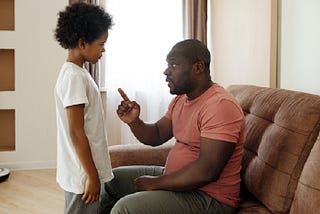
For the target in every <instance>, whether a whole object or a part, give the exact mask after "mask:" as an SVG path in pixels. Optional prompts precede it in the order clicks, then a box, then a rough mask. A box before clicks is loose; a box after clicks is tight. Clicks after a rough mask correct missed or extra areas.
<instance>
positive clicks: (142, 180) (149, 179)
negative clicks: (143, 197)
mask: <svg viewBox="0 0 320 214" xmlns="http://www.w3.org/2000/svg"><path fill="white" fill-rule="evenodd" d="M157 178H158V177H157V176H141V177H139V178H136V179H135V180H134V189H135V191H137V192H139V191H149V190H155V189H156V185H155V184H156V179H157Z"/></svg>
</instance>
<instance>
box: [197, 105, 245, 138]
mask: <svg viewBox="0 0 320 214" xmlns="http://www.w3.org/2000/svg"><path fill="white" fill-rule="evenodd" d="M201 121H202V127H201V130H200V131H201V136H202V137H206V138H211V139H219V140H224V141H228V142H234V143H235V142H237V141H238V139H239V134H240V132H241V130H242V125H243V114H242V112H241V110H240V109H239V108H238V107H237V106H236V105H235V103H234V102H232V101H230V100H228V99H221V100H219V101H218V102H217V104H216V108H214V110H213V109H212V108H206V110H205V112H204V113H203V114H202V118H201Z"/></svg>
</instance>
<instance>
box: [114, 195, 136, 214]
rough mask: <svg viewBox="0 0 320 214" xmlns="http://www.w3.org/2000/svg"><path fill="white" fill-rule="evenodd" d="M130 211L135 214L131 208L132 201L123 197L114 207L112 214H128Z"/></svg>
mask: <svg viewBox="0 0 320 214" xmlns="http://www.w3.org/2000/svg"><path fill="white" fill-rule="evenodd" d="M129 210H130V214H133V213H135V212H134V209H133V208H131V202H130V199H129V200H128V199H127V197H123V198H121V199H120V200H119V201H117V203H116V204H115V205H114V206H113V208H112V210H111V212H110V214H128V213H129Z"/></svg>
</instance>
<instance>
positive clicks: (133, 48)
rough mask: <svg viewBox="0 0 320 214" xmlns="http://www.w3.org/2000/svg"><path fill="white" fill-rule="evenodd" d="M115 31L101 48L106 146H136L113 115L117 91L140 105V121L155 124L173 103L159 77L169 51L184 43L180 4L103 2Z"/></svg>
mask: <svg viewBox="0 0 320 214" xmlns="http://www.w3.org/2000/svg"><path fill="white" fill-rule="evenodd" d="M105 7H106V10H107V11H108V12H109V13H110V14H111V15H112V16H113V20H114V23H115V25H114V26H113V28H112V30H110V31H109V38H108V41H107V43H106V53H105V65H104V68H103V69H104V70H105V74H104V75H103V76H104V79H105V82H104V83H103V84H105V85H104V87H105V88H106V123H107V131H108V141H109V145H115V144H130V143H136V142H137V140H136V139H135V137H134V136H133V134H132V133H131V131H130V129H129V127H128V126H127V125H126V124H124V123H123V122H121V121H120V120H119V118H118V116H117V114H116V109H117V107H118V105H119V103H120V102H121V97H120V95H119V94H118V92H117V89H118V88H122V89H123V90H124V91H125V92H126V93H127V95H128V97H129V98H130V99H131V100H135V101H137V102H138V103H139V104H140V105H141V115H140V117H141V119H143V120H144V121H146V122H155V121H157V120H158V119H160V118H161V117H162V116H163V115H164V113H165V112H166V110H167V106H168V105H169V102H170V101H171V99H172V97H173V96H172V95H170V93H169V88H168V86H167V83H166V82H165V76H164V75H163V72H164V70H165V68H166V66H167V62H166V56H167V53H168V52H169V51H170V49H171V47H172V46H173V45H174V44H175V43H176V42H178V41H181V40H182V39H183V36H182V3H181V1H176V0H174V1H172V0H161V1H150V0H135V1H133V0H106V2H105Z"/></svg>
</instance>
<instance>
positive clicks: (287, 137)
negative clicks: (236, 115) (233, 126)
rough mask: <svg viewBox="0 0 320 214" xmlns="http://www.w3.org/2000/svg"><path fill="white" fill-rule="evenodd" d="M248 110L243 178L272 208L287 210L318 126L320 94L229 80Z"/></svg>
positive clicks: (243, 106) (276, 211)
mask: <svg viewBox="0 0 320 214" xmlns="http://www.w3.org/2000/svg"><path fill="white" fill-rule="evenodd" d="M228 90H229V91H230V92H231V93H232V94H233V95H234V96H235V97H236V99H237V100H238V101H239V103H240V105H241V107H242V109H243V111H244V113H245V115H246V125H247V127H246V132H247V139H246V142H245V145H244V149H245V150H244V157H243V169H242V179H243V182H244V184H245V186H246V188H247V189H248V190H249V192H251V193H252V194H253V195H254V196H255V197H256V198H257V199H258V200H259V201H260V202H261V203H262V204H263V205H265V206H266V207H267V208H268V209H269V210H270V211H272V212H273V213H288V212H289V210H290V206H291V204H292V200H293V196H294V192H295V189H296V187H297V183H298V179H299V177H300V174H301V171H302V168H303V165H304V163H305V162H306V159H307V157H308V155H309V153H310V150H311V148H312V146H313V144H314V142H315V141H316V138H317V135H318V132H319V126H320V96H317V95H311V94H307V93H302V92H295V91H290V90H285V89H271V88H265V87H258V86H249V85H233V86H230V87H228Z"/></svg>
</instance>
